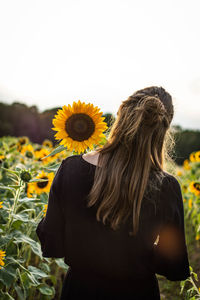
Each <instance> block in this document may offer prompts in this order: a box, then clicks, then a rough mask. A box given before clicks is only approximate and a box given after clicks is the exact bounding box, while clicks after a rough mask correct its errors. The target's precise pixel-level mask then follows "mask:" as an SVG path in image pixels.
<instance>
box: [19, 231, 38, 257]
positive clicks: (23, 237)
mask: <svg viewBox="0 0 200 300" xmlns="http://www.w3.org/2000/svg"><path fill="white" fill-rule="evenodd" d="M20 242H24V243H27V244H29V245H30V246H31V249H32V251H33V252H34V253H35V254H36V255H38V256H39V257H40V258H41V259H42V252H41V246H40V244H39V243H38V242H36V241H34V240H33V239H31V238H30V237H28V236H26V235H24V234H22V233H21V232H20V233H19V232H18V233H16V234H15V237H14V243H15V244H17V243H20Z"/></svg>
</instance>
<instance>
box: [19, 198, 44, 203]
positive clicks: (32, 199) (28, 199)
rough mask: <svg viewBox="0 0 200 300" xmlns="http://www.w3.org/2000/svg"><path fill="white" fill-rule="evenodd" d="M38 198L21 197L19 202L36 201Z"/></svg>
mask: <svg viewBox="0 0 200 300" xmlns="http://www.w3.org/2000/svg"><path fill="white" fill-rule="evenodd" d="M36 200H39V199H37V198H28V197H25V198H22V199H19V200H18V202H21V203H26V202H35V201H36Z"/></svg>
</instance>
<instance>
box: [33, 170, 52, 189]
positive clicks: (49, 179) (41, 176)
mask: <svg viewBox="0 0 200 300" xmlns="http://www.w3.org/2000/svg"><path fill="white" fill-rule="evenodd" d="M36 178H37V179H46V181H41V182H39V181H37V182H32V183H31V185H32V190H33V191H35V192H36V193H37V194H39V195H40V194H41V193H44V192H46V193H49V191H50V187H51V183H52V181H53V178H54V173H53V172H51V173H46V172H44V171H43V170H42V171H41V172H40V174H39V175H38V176H37V177H36Z"/></svg>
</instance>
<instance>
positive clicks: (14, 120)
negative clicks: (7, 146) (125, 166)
mask: <svg viewBox="0 0 200 300" xmlns="http://www.w3.org/2000/svg"><path fill="white" fill-rule="evenodd" d="M61 108H62V107H54V108H52V109H47V110H44V111H43V112H39V110H38V108H37V106H35V105H34V106H27V105H26V104H23V103H20V102H13V103H12V104H6V103H3V102H0V137H2V136H16V137H19V136H27V137H29V139H30V141H31V142H33V143H38V144H41V143H42V142H43V141H44V140H45V139H49V140H51V141H52V142H53V144H54V145H55V144H56V143H57V141H56V140H55V139H54V135H55V131H53V130H52V129H51V128H52V127H53V124H52V120H53V118H54V116H55V114H56V113H57V110H58V109H61ZM102 116H103V117H105V119H104V121H105V122H106V123H107V125H108V127H110V126H111V125H112V123H113V122H114V120H115V116H114V115H112V114H111V113H105V114H103V115H102ZM174 127H175V129H176V134H175V141H176V145H175V148H174V152H175V155H174V160H175V161H176V163H177V164H182V163H183V161H184V160H185V159H187V158H188V157H189V155H190V153H192V152H193V151H199V150H200V130H190V129H182V127H181V126H179V125H176V126H174Z"/></svg>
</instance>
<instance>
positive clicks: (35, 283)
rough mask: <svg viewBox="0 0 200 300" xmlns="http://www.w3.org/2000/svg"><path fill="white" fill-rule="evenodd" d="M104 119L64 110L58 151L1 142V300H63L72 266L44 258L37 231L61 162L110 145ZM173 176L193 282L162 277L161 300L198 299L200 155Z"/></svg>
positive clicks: (57, 124) (58, 123) (57, 123)
mask: <svg viewBox="0 0 200 300" xmlns="http://www.w3.org/2000/svg"><path fill="white" fill-rule="evenodd" d="M86 112H87V113H86ZM101 114H102V113H101V112H99V109H98V108H95V107H93V106H92V105H89V104H88V105H85V104H82V103H81V102H80V101H79V102H77V103H75V102H74V104H73V106H72V107H71V106H70V105H69V106H68V107H66V106H64V107H63V109H62V110H59V111H58V114H57V115H56V116H55V118H54V119H53V125H54V128H52V129H53V130H55V131H57V133H56V135H55V138H56V139H57V140H61V142H60V145H56V147H54V146H53V144H52V142H51V141H50V140H44V141H43V143H42V145H40V144H34V143H32V142H30V141H29V139H28V137H26V136H24V137H18V138H17V137H10V136H7V137H2V138H0V219H1V222H0V299H1V300H4V299H6V300H7V299H10V300H16V299H19V300H24V299H28V300H32V299H35V300H40V299H42V300H43V299H44V300H45V299H55V300H56V299H59V297H60V293H61V288H62V282H63V279H64V276H65V274H66V271H67V268H68V266H67V265H66V264H65V263H64V259H61V258H59V259H56V258H45V257H43V256H42V252H41V246H40V242H39V239H38V237H37V235H36V227H37V224H38V223H39V221H40V220H41V218H42V217H44V216H45V214H46V211H47V205H48V195H49V191H50V187H51V183H52V181H53V178H54V176H55V173H56V171H57V169H58V167H59V166H60V163H61V162H62V160H63V159H64V158H66V157H68V156H71V155H73V154H78V153H81V152H86V151H87V149H88V148H89V149H92V148H93V147H94V148H95V146H94V145H98V146H99V145H103V144H104V143H105V142H106V136H105V135H104V134H103V131H105V130H106V129H107V126H106V124H105V123H104V122H103V119H104V118H102V117H101ZM94 125H95V126H94ZM94 128H95V130H94ZM66 133H68V134H66ZM83 141H84V142H83ZM174 175H175V176H176V177H177V179H178V180H179V182H180V184H181V187H182V193H183V202H184V208H185V228H186V241H187V245H188V252H189V260H190V264H191V266H190V269H191V276H190V277H189V278H188V279H187V280H185V281H181V282H170V281H167V280H166V279H165V278H164V277H162V276H159V275H158V280H159V286H160V291H161V299H163V300H164V299H167V300H168V299H169V300H171V299H172V300H175V299H200V282H199V281H198V276H199V275H200V264H199V260H200V151H197V152H194V153H191V155H190V157H189V158H188V159H187V160H185V161H184V164H183V166H181V167H180V166H177V167H176V169H175V174H174ZM177 295H178V296H177Z"/></svg>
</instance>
